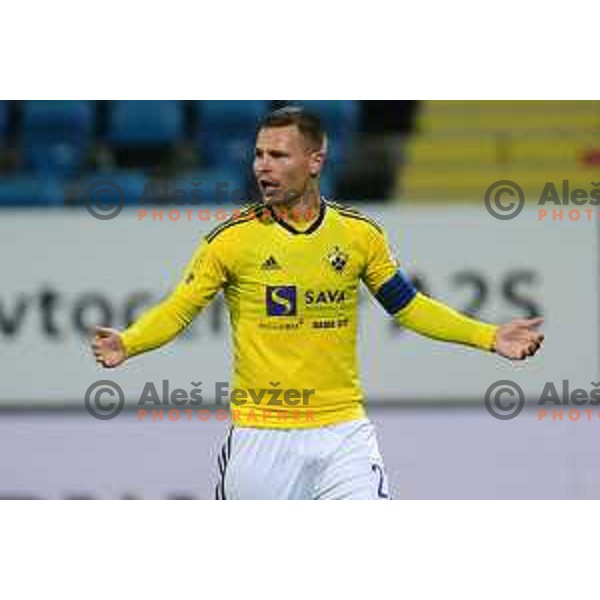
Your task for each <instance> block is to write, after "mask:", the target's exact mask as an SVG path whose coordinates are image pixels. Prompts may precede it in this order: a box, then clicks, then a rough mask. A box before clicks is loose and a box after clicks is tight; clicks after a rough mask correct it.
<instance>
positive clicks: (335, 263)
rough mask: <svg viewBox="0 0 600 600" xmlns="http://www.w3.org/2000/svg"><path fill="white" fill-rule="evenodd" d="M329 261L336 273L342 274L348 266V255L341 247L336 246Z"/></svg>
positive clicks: (328, 257)
mask: <svg viewBox="0 0 600 600" xmlns="http://www.w3.org/2000/svg"><path fill="white" fill-rule="evenodd" d="M327 260H328V261H329V264H330V265H331V266H332V267H333V269H334V270H335V271H337V272H338V273H341V272H342V271H343V270H344V268H345V267H346V265H347V264H348V254H346V253H345V252H343V251H342V250H340V248H339V246H335V247H334V249H333V250H332V251H331V252H330V253H329V254H328V255H327Z"/></svg>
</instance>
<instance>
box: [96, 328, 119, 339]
mask: <svg viewBox="0 0 600 600" xmlns="http://www.w3.org/2000/svg"><path fill="white" fill-rule="evenodd" d="M114 333H115V332H114V330H112V329H110V327H96V329H95V334H96V337H99V338H105V337H110V336H112V335H114Z"/></svg>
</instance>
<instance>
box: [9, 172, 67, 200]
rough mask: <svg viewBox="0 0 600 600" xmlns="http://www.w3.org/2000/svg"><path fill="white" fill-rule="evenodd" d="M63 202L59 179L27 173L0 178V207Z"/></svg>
mask: <svg viewBox="0 0 600 600" xmlns="http://www.w3.org/2000/svg"><path fill="white" fill-rule="evenodd" d="M63 203H64V185H63V182H62V180H61V179H57V178H51V177H32V176H27V175H13V176H8V177H2V178H0V207H19V208H21V207H33V206H60V205H63Z"/></svg>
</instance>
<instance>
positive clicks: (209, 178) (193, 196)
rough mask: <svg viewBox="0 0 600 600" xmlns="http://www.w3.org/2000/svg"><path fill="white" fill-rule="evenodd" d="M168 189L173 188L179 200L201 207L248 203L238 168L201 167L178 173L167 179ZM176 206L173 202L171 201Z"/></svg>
mask: <svg viewBox="0 0 600 600" xmlns="http://www.w3.org/2000/svg"><path fill="white" fill-rule="evenodd" d="M169 190H170V193H171V194H173V195H174V194H175V190H180V191H179V192H178V193H179V195H180V197H181V200H180V201H181V202H182V203H183V200H184V199H185V200H186V204H189V205H191V206H193V207H194V208H195V207H198V208H199V209H200V208H203V207H205V206H210V205H222V206H223V207H225V206H228V207H236V206H242V205H244V204H247V203H248V199H247V196H246V193H245V192H246V190H245V187H244V183H243V180H242V177H241V174H240V173H239V168H238V169H219V168H216V169H202V170H199V171H193V172H189V173H184V174H181V175H179V176H178V177H177V178H174V179H172V180H170V181H169ZM171 204H172V205H173V206H176V205H175V203H174V202H172V203H171Z"/></svg>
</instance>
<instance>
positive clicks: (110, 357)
mask: <svg viewBox="0 0 600 600" xmlns="http://www.w3.org/2000/svg"><path fill="white" fill-rule="evenodd" d="M92 350H93V352H94V356H95V357H96V362H97V363H98V364H100V365H102V366H103V367H106V368H107V369H112V368H114V367H118V366H119V365H120V364H123V363H124V362H125V359H126V358H127V353H126V351H125V347H124V346H123V342H121V337H120V335H119V332H118V331H117V330H116V329H109V328H108V327H96V335H95V336H94V341H93V342H92Z"/></svg>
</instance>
